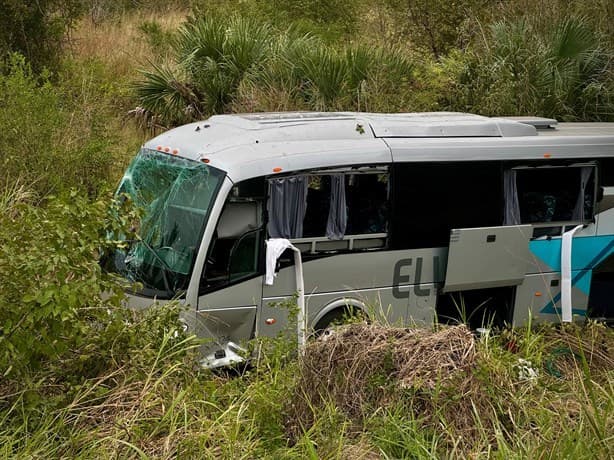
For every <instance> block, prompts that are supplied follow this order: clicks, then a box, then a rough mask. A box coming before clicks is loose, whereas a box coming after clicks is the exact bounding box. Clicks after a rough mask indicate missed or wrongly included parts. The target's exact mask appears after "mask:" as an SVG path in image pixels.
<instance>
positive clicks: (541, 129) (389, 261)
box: [110, 112, 614, 367]
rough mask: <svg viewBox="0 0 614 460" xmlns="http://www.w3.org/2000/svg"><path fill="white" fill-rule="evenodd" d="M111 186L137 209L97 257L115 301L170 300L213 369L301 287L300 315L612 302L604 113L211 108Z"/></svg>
mask: <svg viewBox="0 0 614 460" xmlns="http://www.w3.org/2000/svg"><path fill="white" fill-rule="evenodd" d="M118 193H119V194H127V195H128V196H130V197H131V199H132V200H133V201H134V203H135V204H136V206H138V207H139V208H141V209H142V212H143V215H142V219H141V221H140V223H139V227H138V230H137V233H138V235H139V238H138V239H137V240H136V241H131V242H128V243H127V244H126V247H125V249H122V250H117V252H116V253H115V254H114V256H113V257H112V258H111V263H110V265H111V269H112V270H114V271H115V272H117V273H119V274H120V275H121V276H123V277H125V278H126V279H128V280H130V281H132V282H136V283H138V285H139V286H140V288H139V290H138V292H131V293H127V294H126V299H127V300H126V302H127V303H128V305H129V306H131V307H133V308H145V307H148V306H150V305H151V304H152V303H153V302H154V301H155V302H158V303H164V302H168V301H171V300H173V299H179V301H180V302H182V303H184V304H185V311H184V313H183V314H182V315H183V316H182V321H183V322H184V324H185V328H186V329H187V330H188V331H189V332H190V333H193V334H195V335H197V336H200V337H207V338H210V339H212V340H211V342H210V344H209V345H207V348H206V349H204V350H203V352H204V353H205V355H206V356H207V358H206V359H207V361H206V362H207V363H208V365H210V366H212V367H215V366H219V365H226V364H228V363H230V362H234V361H237V360H241V359H242V358H241V356H240V355H241V353H240V350H242V348H241V346H242V344H243V343H245V341H247V340H249V339H252V338H254V337H257V336H271V337H274V336H276V335H278V334H279V333H280V332H281V331H282V330H284V329H285V328H286V327H287V325H288V322H289V319H288V317H289V309H288V308H284V307H283V305H284V303H288V302H291V301H292V299H293V298H294V296H295V295H296V293H297V290H299V287H300V288H301V289H300V292H299V294H300V299H301V300H302V302H303V308H304V318H303V319H304V324H305V325H306V327H307V328H308V330H310V331H318V330H322V329H323V328H325V327H326V326H328V325H330V324H331V323H333V322H334V321H336V320H339V318H341V317H342V316H343V315H344V314H345V313H346V312H348V311H350V312H354V313H361V312H364V313H367V314H370V315H372V314H375V315H376V316H380V317H381V318H382V319H385V320H386V321H387V322H389V323H392V324H404V325H431V324H433V323H434V322H449V321H461V320H462V321H467V322H468V323H469V324H470V325H471V326H472V327H480V326H482V325H484V324H488V325H491V326H492V325H495V326H499V325H512V326H520V325H525V324H527V322H529V321H531V322H533V323H537V322H542V321H548V322H557V321H570V320H572V319H573V320H583V319H585V318H586V317H587V316H589V317H600V318H601V317H611V316H613V315H612V301H611V299H612V298H613V294H614V255H613V254H614V123H558V122H557V121H556V120H553V119H545V118H539V117H504V118H491V117H484V116H479V115H472V114H464V113H452V112H436V113H400V114H375V113H352V112H338V113H317V112H288V113H258V114H245V115H216V116H212V117H210V118H209V119H207V120H205V121H200V122H196V123H191V124H188V125H185V126H181V127H178V128H175V129H171V130H169V131H167V132H165V133H163V134H161V135H159V136H157V137H155V138H154V139H152V140H150V141H148V142H146V143H145V144H144V145H143V147H142V148H141V150H140V151H139V152H138V154H137V155H136V157H135V158H134V160H133V161H132V163H131V164H130V166H129V167H128V169H127V170H126V172H125V174H124V176H123V179H122V180H121V182H120V185H119V188H118ZM297 256H298V257H297ZM297 264H298V265H300V267H297ZM299 269H300V277H299V276H297V273H299ZM299 278H300V279H299ZM299 281H300V283H304V284H303V285H302V286H299Z"/></svg>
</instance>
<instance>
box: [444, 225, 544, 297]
mask: <svg viewBox="0 0 614 460" xmlns="http://www.w3.org/2000/svg"><path fill="white" fill-rule="evenodd" d="M532 234H533V229H532V226H531V225H513V226H506V227H481V228H459V229H452V230H451V231H450V249H449V251H448V265H447V269H446V278H445V283H444V286H443V292H455V291H467V290H471V289H486V288H494V287H502V286H515V285H518V284H520V283H522V281H523V280H524V276H525V275H526V273H527V269H528V267H529V262H530V261H531V253H530V251H529V240H530V239H531V236H532Z"/></svg>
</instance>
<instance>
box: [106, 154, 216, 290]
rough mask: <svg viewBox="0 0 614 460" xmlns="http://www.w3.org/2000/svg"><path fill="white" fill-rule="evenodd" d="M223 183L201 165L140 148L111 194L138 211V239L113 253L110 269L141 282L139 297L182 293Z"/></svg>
mask: <svg viewBox="0 0 614 460" xmlns="http://www.w3.org/2000/svg"><path fill="white" fill-rule="evenodd" d="M223 179H224V173H223V172H222V171H220V170H218V169H215V168H212V167H210V166H208V165H206V164H203V163H199V162H196V161H191V160H187V159H185V158H180V157H176V156H172V155H168V154H164V153H162V152H157V151H155V150H148V149H142V150H141V151H140V152H139V154H138V155H137V157H136V158H135V159H134V160H133V162H132V164H131V165H130V166H129V167H128V170H127V171H126V173H125V174H124V177H123V179H122V181H121V183H120V186H119V189H118V192H117V193H118V195H122V194H127V195H128V196H130V198H131V199H132V200H133V202H134V204H135V205H136V207H137V208H139V209H140V210H141V213H142V214H141V220H140V222H139V223H138V227H137V229H136V233H137V234H138V235H139V238H138V239H136V240H134V241H129V242H128V243H129V244H128V245H127V247H126V249H124V250H121V251H117V252H116V253H115V256H114V259H113V262H112V265H113V269H114V270H115V271H117V272H119V273H120V274H122V275H123V276H124V277H126V278H127V279H129V280H130V281H135V282H138V283H141V284H142V285H143V288H144V289H143V291H144V292H143V293H144V294H145V295H150V296H157V297H160V298H169V297H172V296H173V295H176V294H177V293H178V292H179V291H182V290H185V289H186V288H187V284H188V282H189V275H190V271H191V268H192V264H193V262H194V258H195V256H196V252H197V250H198V247H199V244H200V239H201V237H202V233H203V228H204V225H205V223H206V222H207V218H208V216H209V212H210V210H211V207H212V206H213V203H214V201H215V197H216V195H217V192H218V189H219V187H220V185H221V183H222V181H223Z"/></svg>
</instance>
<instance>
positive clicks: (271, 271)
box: [264, 238, 294, 286]
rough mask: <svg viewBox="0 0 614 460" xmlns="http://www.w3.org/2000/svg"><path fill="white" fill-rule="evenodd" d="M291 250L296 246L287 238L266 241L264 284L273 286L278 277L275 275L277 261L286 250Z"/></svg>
mask: <svg viewBox="0 0 614 460" xmlns="http://www.w3.org/2000/svg"><path fill="white" fill-rule="evenodd" d="M290 248H294V246H292V243H290V241H288V240H287V239H285V238H270V239H268V240H267V241H266V274H265V277H264V284H266V285H267V286H272V285H273V280H274V279H275V277H276V276H277V274H276V273H275V266H276V265H277V260H278V259H279V258H280V257H281V255H282V254H283V252H284V251H285V250H286V249H290Z"/></svg>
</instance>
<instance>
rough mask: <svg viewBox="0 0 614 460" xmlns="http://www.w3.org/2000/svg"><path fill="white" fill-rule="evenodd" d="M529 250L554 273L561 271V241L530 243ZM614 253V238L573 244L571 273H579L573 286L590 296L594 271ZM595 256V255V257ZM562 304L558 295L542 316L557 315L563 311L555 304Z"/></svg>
mask: <svg viewBox="0 0 614 460" xmlns="http://www.w3.org/2000/svg"><path fill="white" fill-rule="evenodd" d="M529 249H530V250H531V252H532V253H533V254H535V256H536V257H538V258H539V259H540V260H541V261H542V262H543V263H545V264H546V265H547V266H548V267H550V268H551V269H552V271H559V272H560V271H561V240H560V239H556V240H534V241H531V242H530V243H529ZM613 252H614V236H611V235H609V236H592V237H591V236H587V237H580V238H577V239H575V240H574V242H573V247H572V272H577V273H576V275H574V277H573V278H572V280H571V285H572V286H573V287H575V288H576V289H578V290H580V291H582V292H583V293H584V294H586V295H587V296H588V295H589V293H590V292H589V291H590V285H591V278H592V269H593V268H594V267H596V266H597V265H598V264H599V263H601V262H602V261H603V260H604V259H605V258H606V257H608V256H609V255H610V254H612V253H613ZM595 253H596V255H594V254H595ZM559 300H561V294H560V293H559V294H557V295H556V296H554V298H553V299H552V300H551V301H550V302H548V303H547V304H546V305H545V306H544V308H542V309H541V310H540V313H544V314H556V313H558V312H559V311H560V308H559V307H555V304H556V303H557V302H558V301H559ZM572 314H575V315H581V316H585V315H586V310H583V309H576V308H574V309H572Z"/></svg>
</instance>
